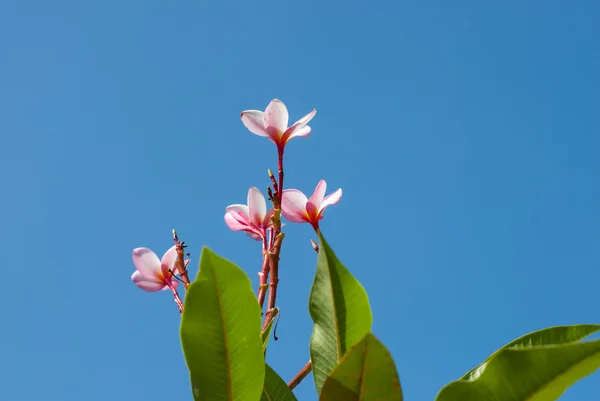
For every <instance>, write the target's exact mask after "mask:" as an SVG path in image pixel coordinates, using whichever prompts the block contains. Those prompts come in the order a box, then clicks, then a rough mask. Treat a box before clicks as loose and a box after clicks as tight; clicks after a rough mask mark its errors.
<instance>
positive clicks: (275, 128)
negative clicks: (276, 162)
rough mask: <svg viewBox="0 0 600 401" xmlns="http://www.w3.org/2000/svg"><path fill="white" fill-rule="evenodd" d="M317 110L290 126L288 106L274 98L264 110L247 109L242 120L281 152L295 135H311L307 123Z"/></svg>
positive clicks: (251, 130) (303, 136)
mask: <svg viewBox="0 0 600 401" xmlns="http://www.w3.org/2000/svg"><path fill="white" fill-rule="evenodd" d="M316 112H317V110H316V109H313V111H311V112H310V113H308V114H307V115H305V116H304V117H302V118H301V119H299V120H298V121H296V122H295V123H294V125H292V126H291V127H288V122H289V115H288V110H287V107H285V104H283V102H282V101H281V100H279V99H273V100H271V102H270V103H269V105H268V106H267V108H266V109H265V111H264V112H262V111H259V110H246V111H244V112H242V122H243V123H244V125H245V126H246V128H248V129H249V130H250V132H252V133H253V134H256V135H259V136H266V137H268V138H269V139H270V140H271V141H273V142H274V143H275V145H277V149H278V150H279V152H280V154H281V153H282V152H283V148H284V147H285V144H286V143H288V141H289V140H290V139H292V138H295V137H302V138H306V137H307V136H309V135H310V127H309V126H308V125H306V124H308V123H309V122H310V120H312V118H313V117H314V116H315V113H316Z"/></svg>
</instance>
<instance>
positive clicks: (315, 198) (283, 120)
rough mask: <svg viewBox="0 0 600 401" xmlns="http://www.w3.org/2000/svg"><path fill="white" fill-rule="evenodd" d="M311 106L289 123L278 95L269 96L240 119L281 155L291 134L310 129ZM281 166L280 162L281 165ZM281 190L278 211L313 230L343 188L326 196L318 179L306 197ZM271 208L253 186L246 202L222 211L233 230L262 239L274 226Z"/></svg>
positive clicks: (295, 191)
mask: <svg viewBox="0 0 600 401" xmlns="http://www.w3.org/2000/svg"><path fill="white" fill-rule="evenodd" d="M316 112H317V111H316V110H314V109H313V111H311V112H310V113H308V114H307V115H305V116H304V117H302V118H301V119H300V120H298V121H296V122H295V123H294V124H293V125H292V126H291V127H288V126H287V124H288V121H289V114H288V110H287V107H286V106H285V104H284V103H283V102H282V101H281V100H278V99H274V100H272V101H271V102H270V103H269V105H268V106H267V108H266V109H265V111H264V112H262V111H258V110H246V111H244V112H242V122H243V123H244V125H245V126H246V127H247V128H248V129H249V130H250V132H252V133H253V134H256V135H259V136H265V137H268V138H269V139H270V140H271V141H272V142H273V143H275V145H276V146H277V150H278V153H279V157H280V159H281V158H282V157H283V152H284V148H285V145H286V144H287V143H288V142H289V140H290V139H292V138H294V137H302V138H306V137H308V136H309V135H310V133H311V128H310V126H308V125H307V124H308V123H309V122H310V120H312V118H313V117H314V116H315V114H316ZM280 169H282V166H280ZM281 181H282V180H280V182H279V190H280V191H281V199H280V207H281V214H282V215H283V217H285V218H286V219H287V220H289V221H290V222H293V223H309V224H310V225H311V226H312V227H313V228H314V229H315V231H318V230H319V221H320V220H321V219H322V218H323V211H324V210H325V209H326V208H327V207H328V206H330V205H335V204H336V203H338V202H339V201H340V200H341V199H342V190H341V189H338V190H337V191H335V192H334V193H332V194H330V195H328V196H325V191H326V189H327V183H326V182H325V180H321V181H319V183H318V184H317V187H316V188H315V191H314V193H313V194H312V196H311V197H310V198H307V197H306V195H304V193H303V192H302V191H300V190H298V189H285V190H284V189H283V188H282V185H281ZM273 215H274V209H273V208H271V209H270V210H269V211H267V208H266V202H265V198H264V196H263V195H262V194H261V192H260V191H259V190H258V189H256V188H254V187H253V188H250V191H248V205H231V206H229V207H227V209H226V212H225V222H226V223H227V225H228V226H229V228H231V229H232V230H234V231H245V232H246V233H247V234H248V235H250V237H252V238H253V239H255V240H258V241H261V240H264V239H265V237H266V231H267V230H268V229H269V228H273V222H272V218H273Z"/></svg>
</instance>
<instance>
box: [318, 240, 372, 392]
mask: <svg viewBox="0 0 600 401" xmlns="http://www.w3.org/2000/svg"><path fill="white" fill-rule="evenodd" d="M319 242H320V245H319V256H318V259H317V270H316V273H315V280H314V282H313V286H312V290H311V293H310V300H309V306H308V309H309V312H310V316H311V317H312V319H313V322H314V327H313V333H312V336H311V339H310V357H311V360H312V363H313V377H314V378H315V385H316V386H317V391H318V392H320V391H321V388H322V387H323V383H324V382H325V379H326V378H327V376H328V375H329V373H330V372H331V371H332V370H333V368H335V366H336V365H337V364H338V363H339V361H341V359H342V357H343V356H344V354H345V353H346V352H347V351H348V349H350V347H352V346H353V345H354V344H356V343H358V342H359V341H360V340H361V339H362V338H363V337H364V336H365V335H366V334H367V333H368V332H370V331H371V324H372V323H373V317H372V315H371V307H370V306H369V299H368V298H367V293H366V292H365V289H364V288H363V286H362V285H361V284H360V283H359V282H358V280H356V279H355V278H354V277H353V276H352V274H350V272H349V271H348V270H347V269H346V268H345V267H344V265H342V264H341V263H340V261H339V260H338V259H337V258H336V256H335V254H334V253H333V251H332V250H331V248H330V247H329V245H328V244H327V242H326V241H325V238H323V236H322V235H321V234H320V233H319Z"/></svg>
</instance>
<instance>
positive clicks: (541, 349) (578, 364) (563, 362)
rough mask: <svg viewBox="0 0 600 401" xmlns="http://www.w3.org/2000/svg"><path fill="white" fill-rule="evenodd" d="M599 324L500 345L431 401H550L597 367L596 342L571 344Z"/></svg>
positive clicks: (599, 348) (599, 347) (546, 332)
mask: <svg viewBox="0 0 600 401" xmlns="http://www.w3.org/2000/svg"><path fill="white" fill-rule="evenodd" d="M598 330H600V325H577V326H559V327H551V328H548V329H544V330H540V331H537V332H533V333H530V334H527V335H525V336H523V337H520V338H519V339H517V340H515V341H512V342H511V343H509V344H507V345H505V346H504V347H502V348H501V349H500V350H498V351H496V352H495V353H494V354H492V355H491V356H490V357H489V358H488V359H487V360H486V361H485V362H484V363H482V364H481V365H479V366H478V367H477V368H475V369H473V370H471V371H470V372H469V373H467V375H465V376H463V377H462V378H461V379H460V380H457V381H455V382H452V383H450V384H448V385H447V386H446V387H444V388H443V389H442V390H441V391H440V393H439V394H438V396H437V398H436V401H454V400H464V401H471V400H473V401H475V400H477V401H479V400H490V401H553V400H557V399H558V398H559V397H560V396H561V395H562V394H563V393H564V392H565V390H567V388H568V387H569V386H571V385H572V384H574V383H575V382H577V381H578V380H580V379H582V378H584V377H585V376H587V375H589V374H591V373H593V372H594V371H595V370H596V369H598V368H599V367H600V340H596V341H588V342H582V343H577V341H578V340H580V339H582V338H584V337H586V336H588V335H589V334H592V333H594V332H596V331H598Z"/></svg>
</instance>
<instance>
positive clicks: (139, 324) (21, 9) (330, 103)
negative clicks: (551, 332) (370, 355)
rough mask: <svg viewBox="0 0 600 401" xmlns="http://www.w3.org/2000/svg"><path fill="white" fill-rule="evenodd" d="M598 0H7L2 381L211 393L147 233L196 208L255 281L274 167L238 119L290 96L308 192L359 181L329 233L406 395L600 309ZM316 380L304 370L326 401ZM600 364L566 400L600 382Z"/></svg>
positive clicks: (31, 391)
mask: <svg viewBox="0 0 600 401" xmlns="http://www.w3.org/2000/svg"><path fill="white" fill-rule="evenodd" d="M599 19H600V3H599V2H597V1H594V0H588V1H585V0H576V1H571V2H567V1H557V0H544V1H542V0H533V1H517V0H507V1H502V2H486V1H483V2H482V1H474V0H473V1H464V0H456V1H452V2H448V1H441V0H434V1H425V2H424V1H416V0H407V1H375V0H374V1H371V2H365V1H363V2H354V1H337V0H331V1H317V0H311V1H308V0H307V1H296V2H283V1H272V0H270V1H262V2H258V1H246V2H242V1H239V2H238V1H227V0H220V1H211V2H207V1H177V2H172V1H169V2H167V1H162V2H159V1H151V0H143V1H142V0H130V1H115V0H106V1H101V2H91V1H65V0H56V1H39V0H38V1H26V0H20V1H16V0H4V1H2V2H0V135H1V138H2V157H1V158H0V172H1V173H0V174H1V177H2V178H1V182H2V188H3V192H2V197H1V198H0V216H1V219H0V220H1V228H0V235H1V237H0V240H1V241H0V243H1V244H2V247H1V249H2V254H3V255H4V263H3V264H4V272H5V273H4V277H5V284H4V290H3V291H2V292H0V301H1V305H2V307H1V311H2V320H3V324H2V330H0V355H1V357H0V377H1V378H2V379H1V380H0V382H2V383H3V385H2V386H0V399H2V400H6V401H40V400H57V401H58V400H60V401H81V400H86V401H105V400H145V401H153V400H157V401H158V400H161V401H164V400H169V401H170V400H190V399H191V392H190V388H189V382H188V375H187V370H186V367H185V363H184V360H183V357H182V353H181V348H180V344H179V337H178V331H179V319H180V318H179V315H178V313H177V310H176V307H175V304H174V302H173V300H172V297H171V295H170V294H169V293H154V294H151V293H146V292H143V291H141V290H140V289H138V288H137V287H136V286H135V285H134V284H133V283H132V282H131V280H130V276H131V274H132V273H133V271H134V266H133V263H132V260H131V251H132V249H133V248H135V247H140V246H146V247H150V248H152V249H154V250H156V252H157V253H159V254H160V255H162V253H163V252H164V251H166V250H167V249H168V248H169V247H170V246H171V238H170V232H171V229H172V228H176V229H177V230H178V232H179V234H180V236H181V238H182V239H183V240H184V241H186V242H187V243H188V244H189V245H190V247H189V251H190V252H191V253H192V258H193V266H194V267H193V268H192V269H191V271H192V276H195V273H196V270H197V263H198V256H199V253H200V250H201V248H202V246H204V245H207V246H209V247H211V248H212V249H213V250H215V251H216V252H218V253H220V254H222V255H223V256H225V257H227V258H229V259H230V260H233V261H234V262H236V263H237V264H238V265H240V266H241V267H242V268H243V269H244V270H245V271H246V272H247V273H248V274H249V275H250V277H251V278H252V280H253V282H254V283H255V285H256V282H257V276H256V273H257V272H258V270H259V265H260V248H259V246H260V245H259V243H257V242H254V241H252V240H251V239H249V238H248V237H247V236H246V235H244V234H242V233H234V232H231V231H230V230H229V229H228V228H227V227H226V225H225V223H224V221H223V213H224V209H225V207H226V206H227V205H229V204H232V203H244V202H245V199H246V194H247V191H248V188H249V187H250V186H257V187H260V188H261V189H263V188H265V187H266V185H267V184H268V179H267V176H266V170H267V168H271V169H274V168H275V167H276V160H275V159H276V157H275V149H274V146H273V145H272V144H271V143H270V142H268V141H267V140H266V139H265V138H260V137H257V136H254V135H253V134H251V133H250V132H249V131H248V130H247V129H246V128H245V127H244V126H243V125H242V123H241V121H240V118H239V116H240V112H241V111H242V110H246V109H264V107H265V106H266V105H267V104H268V102H269V101H270V100H271V99H273V98H279V99H281V100H283V101H284V102H285V103H286V104H287V106H288V109H289V111H290V118H291V119H292V121H295V120H296V119H297V118H299V117H301V116H303V115H304V114H306V113H307V112H309V111H310V110H312V108H316V109H317V115H316V117H315V118H314V119H313V121H312V122H311V124H310V125H311V126H312V128H313V133H312V136H311V137H310V138H309V139H295V140H293V141H292V142H290V144H289V146H288V148H287V154H286V167H287V169H286V171H287V175H286V186H287V187H288V188H289V187H294V188H299V189H301V190H303V191H305V192H311V191H312V190H313V189H314V187H315V185H316V184H317V182H318V180H319V179H321V178H323V179H325V180H327V182H328V184H329V188H330V190H335V189H337V188H340V187H341V188H342V189H343V191H344V195H343V198H342V201H341V202H340V203H339V204H338V205H336V206H333V207H331V208H329V209H327V211H326V212H325V219H324V220H323V223H322V229H323V232H324V234H325V236H326V238H327V239H328V240H329V242H330V244H331V245H332V247H333V248H334V249H335V250H336V252H337V254H338V256H339V258H340V259H341V260H342V261H344V262H345V264H346V265H347V266H348V267H349V268H350V269H351V271H352V272H353V273H354V275H355V276H356V277H357V278H358V279H359V280H360V281H361V282H362V283H363V285H364V286H365V288H366V289H367V291H368V293H369V295H370V301H371V306H372V309H373V313H374V327H373V330H374V333H375V334H376V335H377V336H378V337H379V338H380V339H381V340H382V341H383V342H384V343H385V344H386V345H387V346H388V348H389V349H390V351H391V352H392V354H393V356H394V357H395V359H396V363H397V366H398V370H399V373H400V377H401V382H402V387H403V389H404V393H405V398H406V399H407V400H432V399H433V398H434V396H435V395H436V394H437V392H438V391H439V389H440V388H441V387H442V386H443V385H445V384H446V383H448V382H449V381H451V380H454V379H456V378H458V377H460V376H461V375H462V374H463V373H465V372H466V371H468V370H469V369H470V368H472V367H473V366H475V365H477V364H478V363H479V362H480V361H482V360H483V359H484V358H485V357H486V356H487V355H489V354H490V353H491V352H493V351H494V350H495V349H497V348H498V347H500V346H502V345H503V344H505V343H506V342H508V341H510V340H511V339H513V338H515V337H518V336H520V335H522V334H525V333H527V332H529V331H533V330H537V329H541V328H543V327H546V326H551V325H561V324H575V323H600V299H599V297H598V285H599V283H600V180H599V179H598V176H599V174H598V173H599V172H600V158H599V157H598V156H599V150H600V135H599V129H600V117H599V116H600V113H599V110H600V76H599V74H598V72H599V71H600V47H599V46H598V38H599V37H600V27H599V26H598V20H599ZM311 238H314V235H313V234H312V232H311V229H310V227H309V226H308V225H304V226H303V225H293V224H289V225H288V227H287V236H286V240H285V244H284V248H283V251H282V267H281V273H280V277H281V282H280V291H279V301H280V302H279V306H280V307H281V309H282V315H281V320H280V322H279V327H278V330H277V334H278V336H279V341H277V342H274V343H272V344H271V347H270V348H269V353H268V361H269V362H270V363H271V364H272V365H273V366H274V367H275V369H276V370H278V371H279V372H280V374H281V375H282V376H283V378H284V379H285V380H289V379H290V378H291V377H292V376H293V375H294V374H295V373H296V372H297V371H298V370H299V369H300V368H301V367H302V366H303V365H304V363H305V362H306V361H307V358H308V340H309V337H310V334H311V330H312V326H311V320H310V317H309V315H308V310H307V300H308V293H309V289H310V286H311V283H312V278H313V273H314V266H315V260H316V255H315V253H314V251H313V250H312V248H311V247H310V242H309V240H310V239H311ZM313 389H314V384H313V381H312V376H311V377H310V379H309V380H306V381H305V382H304V383H303V384H301V385H300V387H298V391H297V394H298V396H299V397H300V399H301V400H309V401H310V400H315V399H316V396H315V393H314V390H313ZM599 391H600V373H599V372H597V373H596V374H595V375H593V376H590V377H589V378H587V379H586V380H584V381H582V382H580V383H579V384H577V385H576V386H575V387H573V389H572V390H570V391H569V392H568V393H567V394H566V395H565V397H564V400H571V401H597V399H598V398H597V394H598V392H599Z"/></svg>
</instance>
